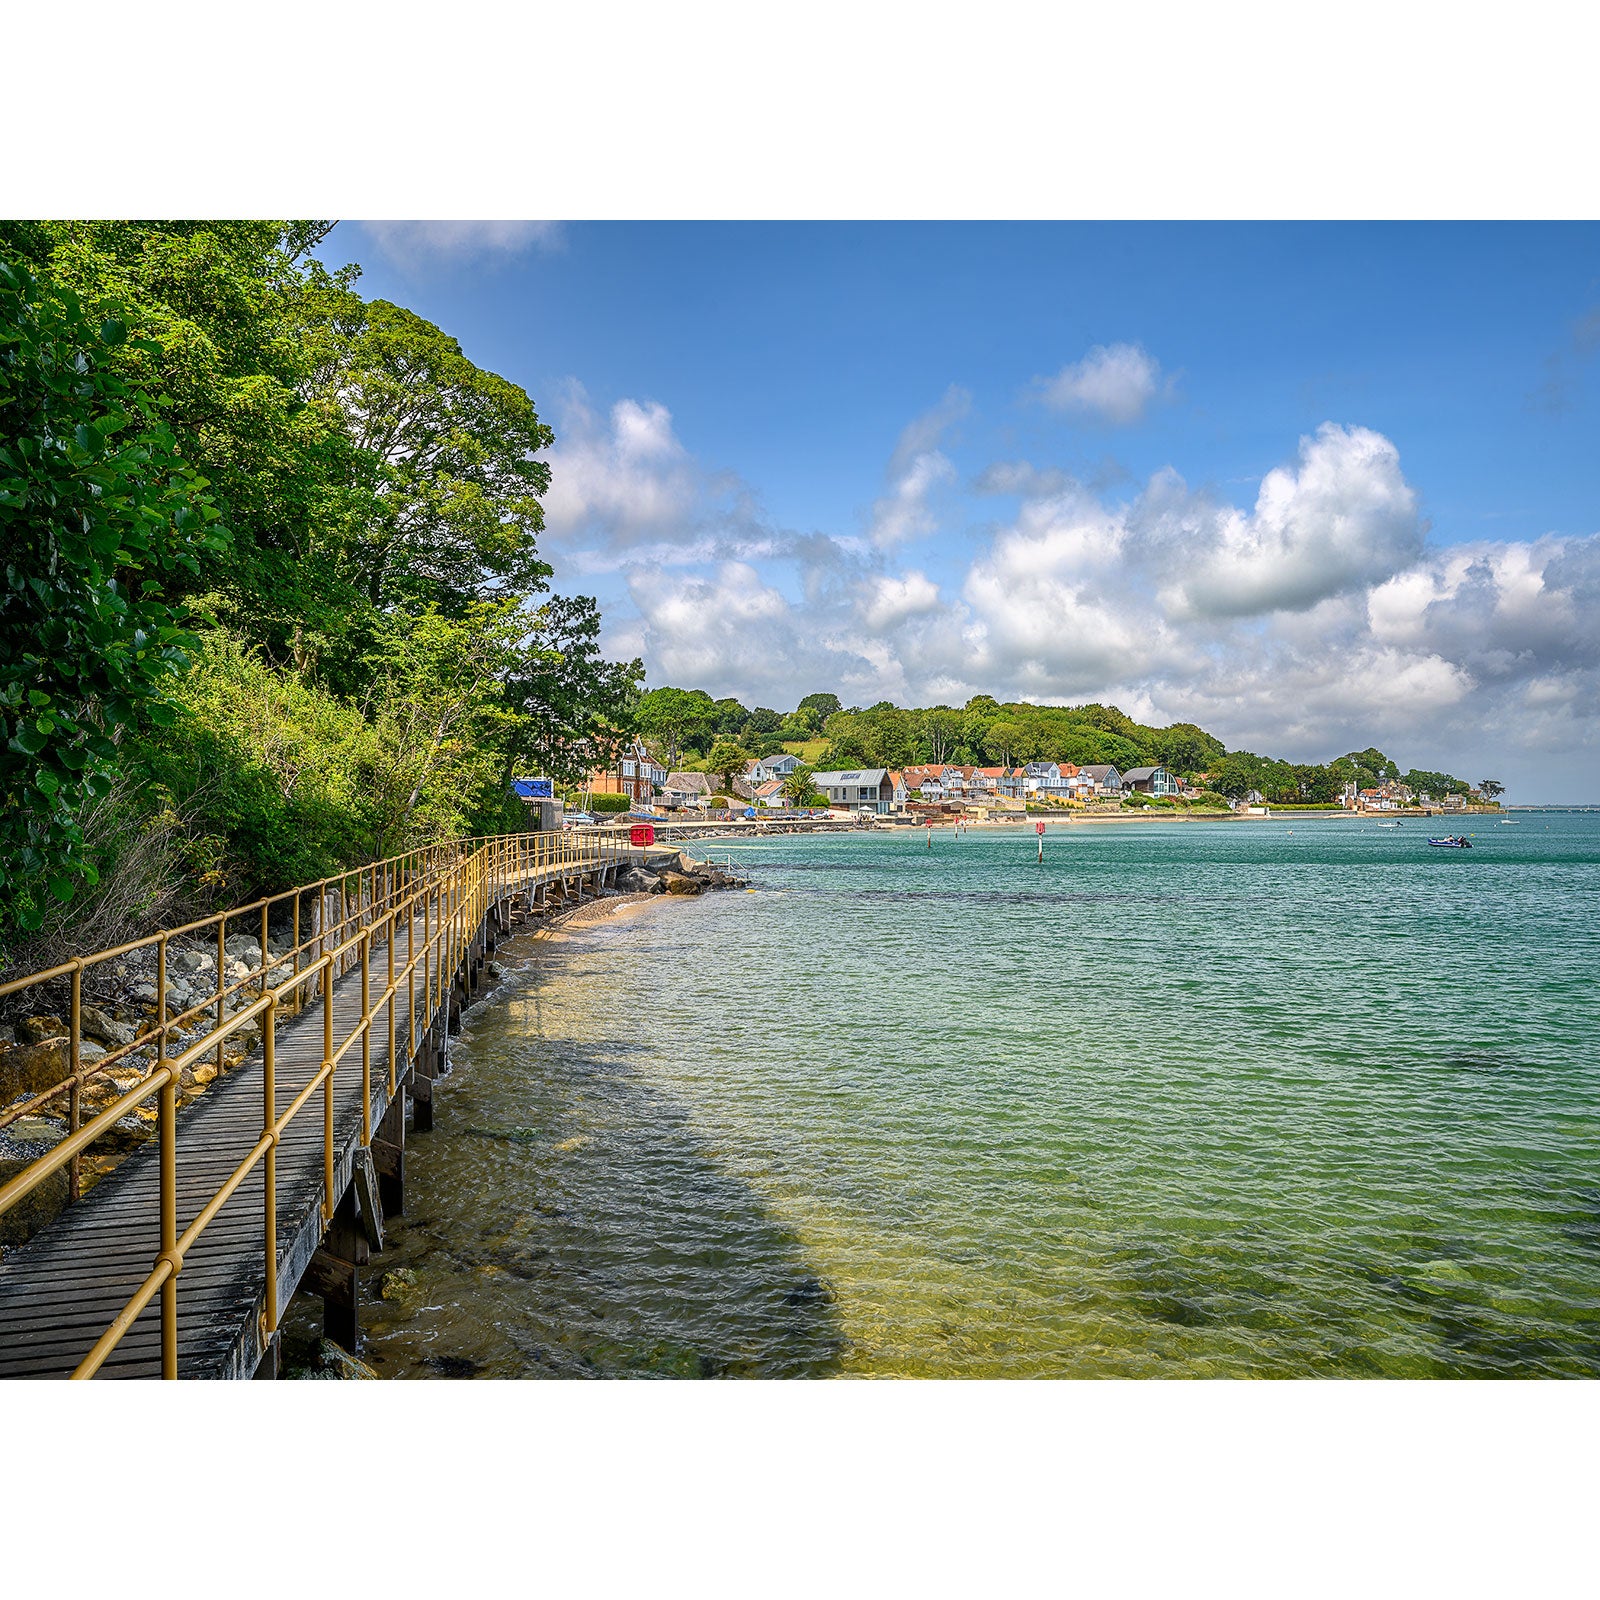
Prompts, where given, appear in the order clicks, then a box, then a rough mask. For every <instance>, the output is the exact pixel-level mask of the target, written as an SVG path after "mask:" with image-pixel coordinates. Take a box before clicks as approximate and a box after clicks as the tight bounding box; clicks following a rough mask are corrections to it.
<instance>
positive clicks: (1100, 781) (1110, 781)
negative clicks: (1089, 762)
mask: <svg viewBox="0 0 1600 1600" xmlns="http://www.w3.org/2000/svg"><path fill="white" fill-rule="evenodd" d="M1079 773H1080V776H1082V777H1085V778H1088V779H1090V780H1091V781H1092V782H1093V784H1094V791H1093V792H1094V793H1095V794H1121V793H1122V774H1121V773H1120V772H1118V771H1117V769H1116V768H1115V767H1110V766H1093V767H1082V768H1080V769H1079Z"/></svg>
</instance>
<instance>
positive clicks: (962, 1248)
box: [364, 813, 1600, 1377]
mask: <svg viewBox="0 0 1600 1600" xmlns="http://www.w3.org/2000/svg"><path fill="white" fill-rule="evenodd" d="M1452 827H1457V828H1461V829H1463V830H1465V831H1466V832H1467V833H1468V834H1469V835H1470V836H1471V838H1472V842H1473V845H1474V848H1473V849H1472V850H1470V851H1445V850H1437V849H1430V848H1429V846H1428V845H1427V842H1426V836H1427V831H1428V828H1427V825H1426V824H1424V823H1421V822H1407V823H1406V824H1404V825H1403V826H1402V827H1401V828H1399V829H1380V828H1378V827H1377V826H1376V825H1375V824H1373V823H1371V822H1368V821H1363V820H1356V819H1344V818H1341V819H1335V820H1317V821H1312V820H1291V819H1286V818H1274V819H1272V820H1270V821H1250V822H1236V821H1227V822H1215V823H1207V822H1191V821H1185V822H1175V823H1161V822H1146V821H1139V822H1130V823H1125V824H1123V823H1117V824H1102V825H1096V824H1076V825H1071V826H1060V825H1058V826H1055V827H1052V828H1051V829H1050V831H1049V833H1048V835H1047V837H1046V839H1045V847H1044V861H1043V864H1042V865H1041V864H1040V863H1039V862H1038V861H1037V859H1036V855H1037V852H1036V841H1035V837H1034V834H1033V831H1032V829H1031V828H1029V829H1027V830H1026V831H1024V830H1022V829H1005V830H1000V829H996V830H993V831H980V830H976V829H974V830H972V831H969V832H968V833H966V834H965V835H964V836H960V837H958V836H957V835H956V834H955V833H954V832H953V831H951V830H943V831H940V832H937V833H936V834H935V835H934V839H933V846H932V849H931V850H930V849H929V848H928V847H927V841H926V838H925V835H924V834H923V833H922V832H921V831H920V830H910V829H908V830H905V831H903V832H892V833H881V832H872V833H865V832H862V833H850V834H845V835H833V836H801V837H783V838H772V839H765V840H741V841H737V842H727V843H723V842H716V843H712V844H709V845H706V846H703V847H700V848H699V850H698V851H697V853H699V854H701V855H707V854H709V855H711V856H714V857H716V858H717V859H719V860H729V859H731V860H732V861H733V862H734V863H735V865H736V866H737V868H738V869H739V870H740V871H741V872H742V873H744V874H746V875H748V877H749V878H750V880H751V881H752V883H753V885H754V890H755V892H753V893H744V892H733V893H718V894H708V895H705V896H703V897H702V898H700V899H697V900H692V901H687V902H679V901H673V902H671V903H661V902H659V901H657V902H654V903H651V904H650V905H649V906H648V907H647V908H645V909H644V910H643V911H642V912H640V913H639V914H638V915H636V916H632V917H628V918H619V919H617V920H614V921H610V922H606V923H603V924H600V925H597V926H595V927H592V928H589V929H587V930H584V931H581V932H575V933H572V934H570V935H569V936H567V937H565V938H562V939H540V938H531V937H525V938H520V939H518V940H516V941H513V942H511V943H510V944H508V945H505V946H502V949H501V953H500V959H501V960H502V961H503V962H504V964H505V965H506V967H507V969H508V971H507V976H506V978H505V980H504V982H503V984H502V985H501V988H500V990H499V992H498V994H497V995H496V996H495V997H494V998H493V999H492V1000H491V1001H490V1002H489V1003H487V1004H485V1005H482V1006H480V1007H478V1008H476V1009H475V1010H474V1012H473V1013H471V1014H470V1016H469V1024H468V1029H467V1032H466V1034H465V1035H464V1036H463V1037H462V1038H461V1039H458V1040H456V1041H453V1063H454V1072H453V1074H452V1076H451V1077H450V1078H449V1079H448V1080H447V1082H446V1083H445V1084H443V1085H442V1086H441V1096H440V1100H439V1104H438V1115H437V1122H436V1126H435V1129H434V1131H433V1132H431V1133H429V1134H425V1135H421V1136H416V1137H414V1138H413V1139H412V1141H411V1145H410V1149H409V1151H408V1158H407V1159H408V1170H407V1183H408V1187H407V1195H406V1204H407V1214H406V1217H405V1218H404V1220H403V1221H401V1222H398V1223H396V1224H395V1225H394V1226H393V1227H392V1228H391V1237H390V1241H389V1244H390V1248H389V1249H387V1250H386V1251H385V1252H384V1253H383V1255H381V1256H378V1257H375V1258H374V1261H373V1263H372V1266H373V1270H374V1275H375V1276H376V1275H377V1274H379V1273H381V1272H383V1271H384V1270H385V1269H389V1268H393V1267H396V1266H402V1267H405V1268H407V1269H408V1271H409V1273H410V1274H411V1275H412V1276H413V1278H414V1281H413V1282H411V1283H409V1284H407V1283H405V1282H403V1278H396V1279H394V1280H391V1290H392V1292H393V1293H394V1294H395V1296H396V1298H394V1299H392V1300H388V1301H385V1302H383V1303H381V1304H379V1305H378V1306H377V1307H376V1308H375V1309H373V1310H371V1311H369V1312H368V1313H364V1315H367V1316H368V1317H369V1325H368V1345H367V1352H368V1355H369V1357H370V1359H372V1360H373V1361H374V1363H375V1364H376V1365H377V1368H378V1370H379V1371H380V1372H383V1373H386V1374H390V1375H409V1374H415V1375H428V1374H432V1373H452V1374H469V1373H479V1372H481V1373H484V1374H491V1375H501V1376H513V1375H520V1376H529V1377H532V1376H567V1375H571V1376H578V1375H594V1376H765V1377H777V1376H835V1375H837V1376H852V1375H854V1376H928V1377H957V1376H985V1377H994V1376H1016V1377H1024V1376H1028V1377H1032V1376H1046V1375H1048V1376H1062V1377H1099V1376H1106V1377H1246V1376H1251V1377H1268V1376H1283V1377H1289V1376H1299V1377H1306V1376H1312V1377H1315V1376H1345V1377H1368V1376H1370V1377H1377V1376H1392V1377H1424V1376H1441V1377H1443V1376H1472V1375H1481V1376H1550V1375H1563V1376H1594V1375H1600V1096H1597V1090H1600V1063H1597V1059H1596V1043H1597V1040H1600V1001H1597V997H1596V978H1597V975H1600V935H1597V932H1596V922H1595V917H1596V908H1597V905H1600V816H1597V815H1581V814H1567V813H1521V814H1520V818H1519V821H1518V824H1517V826H1515V827H1507V826H1502V825H1500V824H1498V823H1497V822H1496V821H1495V820H1494V819H1492V818H1489V817H1468V818H1464V819H1459V820H1457V821H1455V822H1453V823H1452ZM1435 831H1438V830H1437V829H1435Z"/></svg>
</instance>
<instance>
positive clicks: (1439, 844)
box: [1428, 833, 1472, 850]
mask: <svg viewBox="0 0 1600 1600" xmlns="http://www.w3.org/2000/svg"><path fill="white" fill-rule="evenodd" d="M1428 843H1429V844H1431V845H1432V846H1433V847H1434V849H1435V850H1470V849H1471V848H1472V841H1471V840H1470V839H1463V838H1462V837H1461V835H1460V834H1459V833H1452V834H1450V835H1449V837H1448V838H1444V839H1430V840H1429V841H1428Z"/></svg>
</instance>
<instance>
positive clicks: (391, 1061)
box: [389, 895, 400, 1100]
mask: <svg viewBox="0 0 1600 1600" xmlns="http://www.w3.org/2000/svg"><path fill="white" fill-rule="evenodd" d="M399 931H400V930H399V928H398V927H397V926H396V924H395V910H394V901H393V897H392V895H391V898H390V902H389V1098H390V1100H393V1099H394V1081H395V1080H394V1074H395V1065H394V941H395V938H396V937H397V935H398V934H399Z"/></svg>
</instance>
